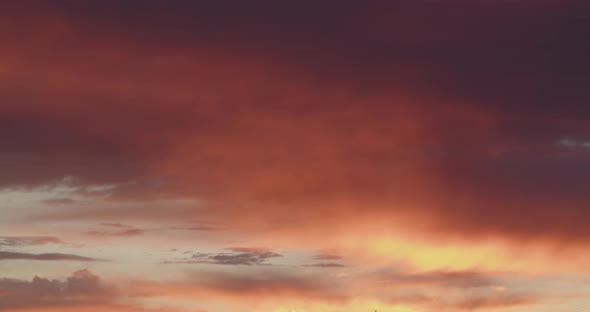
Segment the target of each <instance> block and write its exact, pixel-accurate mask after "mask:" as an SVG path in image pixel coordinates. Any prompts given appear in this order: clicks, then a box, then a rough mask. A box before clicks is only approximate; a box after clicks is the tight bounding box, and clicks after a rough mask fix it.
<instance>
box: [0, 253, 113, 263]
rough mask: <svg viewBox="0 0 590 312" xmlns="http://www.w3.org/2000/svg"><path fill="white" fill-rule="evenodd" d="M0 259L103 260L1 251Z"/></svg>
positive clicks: (68, 255) (69, 255)
mask: <svg viewBox="0 0 590 312" xmlns="http://www.w3.org/2000/svg"><path fill="white" fill-rule="evenodd" d="M0 260H40V261H103V260H100V259H96V258H90V257H84V256H78V255H72V254H62V253H41V254H33V253H24V252H9V251H0Z"/></svg>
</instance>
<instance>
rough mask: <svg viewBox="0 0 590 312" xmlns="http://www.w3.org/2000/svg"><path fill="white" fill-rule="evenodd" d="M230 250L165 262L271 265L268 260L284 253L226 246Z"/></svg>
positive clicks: (195, 254) (193, 255)
mask: <svg viewBox="0 0 590 312" xmlns="http://www.w3.org/2000/svg"><path fill="white" fill-rule="evenodd" d="M226 249H227V250H228V251H229V252H221V253H194V254H192V256H191V257H190V258H188V259H180V260H173V261H165V262H164V263H165V264H174V263H177V264H181V263H184V264H191V263H193V264H194V263H205V264H222V265H270V263H268V260H270V259H272V258H278V257H282V256H283V255H281V254H279V253H276V252H273V251H270V250H267V249H263V248H241V247H235V248H226Z"/></svg>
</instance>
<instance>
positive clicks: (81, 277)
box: [0, 270, 117, 311]
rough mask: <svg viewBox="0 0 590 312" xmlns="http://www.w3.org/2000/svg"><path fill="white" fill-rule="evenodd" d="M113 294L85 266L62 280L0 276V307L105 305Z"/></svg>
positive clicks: (112, 290) (111, 290) (6, 308)
mask: <svg viewBox="0 0 590 312" xmlns="http://www.w3.org/2000/svg"><path fill="white" fill-rule="evenodd" d="M116 297H117V292H116V290H115V289H114V288H112V287H111V286H108V285H106V284H104V283H103V282H102V281H101V279H100V278H99V277H98V276H96V275H94V274H93V273H92V272H90V271H88V270H79V271H76V272H74V273H73V274H72V275H71V276H70V277H68V278H67V279H66V280H65V281H58V280H49V279H46V278H41V277H37V276H35V278H33V280H31V281H22V280H14V279H0V311H13V310H19V309H34V308H36V309H44V308H51V307H69V306H92V305H97V306H98V305H107V304H109V303H112V302H114V300H115V299H116Z"/></svg>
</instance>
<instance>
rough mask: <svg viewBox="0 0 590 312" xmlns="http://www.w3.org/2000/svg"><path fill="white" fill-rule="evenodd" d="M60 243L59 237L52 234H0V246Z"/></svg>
mask: <svg viewBox="0 0 590 312" xmlns="http://www.w3.org/2000/svg"><path fill="white" fill-rule="evenodd" d="M62 243H63V241H62V240H61V239H59V238H57V237H52V236H0V247H26V246H38V245H47V244H62Z"/></svg>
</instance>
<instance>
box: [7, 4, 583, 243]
mask: <svg viewBox="0 0 590 312" xmlns="http://www.w3.org/2000/svg"><path fill="white" fill-rule="evenodd" d="M264 3H265V5H264V6H263V7H265V8H266V9H265V10H258V9H256V8H255V7H256V6H249V5H242V4H233V5H231V6H227V5H220V4H192V3H189V2H185V1H180V2H175V3H173V4H167V5H162V4H159V3H157V2H155V1H146V2H145V3H141V4H138V3H134V4H132V5H131V4H125V5H121V4H120V3H115V2H113V1H106V2H105V1H101V2H100V3H97V4H72V3H59V4H51V5H49V4H41V3H39V4H36V5H37V6H38V7H37V8H38V9H33V10H31V9H30V8H29V7H25V6H22V5H17V4H3V6H2V10H0V11H2V12H4V13H5V15H6V18H5V19H3V20H4V21H5V27H2V35H3V37H6V38H7V39H6V42H7V45H10V46H11V47H12V48H11V49H7V50H4V51H2V54H1V55H0V59H5V60H6V61H5V62H3V63H2V71H1V73H0V81H1V82H2V86H3V87H2V88H1V90H0V93H1V94H2V95H3V98H5V99H6V100H5V101H4V103H5V104H4V105H3V106H2V108H1V109H0V124H1V125H2V131H0V142H2V143H1V144H2V146H1V149H2V150H3V151H5V152H3V156H2V159H1V160H0V171H2V173H3V174H2V177H0V187H3V188H5V187H15V186H27V187H34V186H38V185H43V184H46V183H50V182H51V181H56V180H59V179H61V178H63V177H64V176H75V177H77V180H76V181H77V182H76V185H78V186H80V187H82V186H87V185H116V187H114V188H113V189H112V190H109V192H108V197H109V199H111V200H112V201H110V202H109V204H112V206H109V207H105V206H104V205H97V207H99V208H93V209H87V210H86V209H85V210H80V209H77V208H78V207H69V208H67V207H60V209H56V210H51V212H50V213H49V214H50V215H51V217H52V218H54V219H59V218H63V219H68V218H69V219H68V220H71V219H72V218H79V219H84V218H86V219H97V218H104V219H112V218H113V217H119V216H124V217H125V218H128V219H135V218H150V219H151V220H160V221H162V222H169V221H171V219H180V220H182V219H191V218H195V216H196V215H199V216H200V217H201V216H206V217H211V218H212V219H220V220H225V222H226V223H227V224H224V225H226V226H227V227H228V228H235V229H238V230H241V231H243V232H244V233H248V234H252V235H255V234H257V233H259V232H263V231H268V232H270V233H276V232H277V231H279V230H280V231H282V233H281V234H285V235H281V236H280V237H287V236H288V237H296V238H299V239H307V240H309V241H311V240H312V239H309V238H308V237H307V236H316V237H317V236H322V237H326V239H328V238H337V237H339V234H342V235H344V234H345V233H358V234H360V235H358V237H367V240H371V239H372V237H373V235H379V233H383V232H387V231H389V230H390V229H399V231H401V232H408V233H409V234H408V235H416V236H429V237H431V238H434V239H441V240H447V239H450V238H459V239H463V238H465V237H467V238H469V239H470V240H482V239H487V238H489V237H494V238H499V239H507V240H509V241H514V242H516V243H515V245H517V243H519V242H522V241H526V240H528V239H531V238H538V239H543V240H547V241H553V242H555V241H556V242H565V243H572V242H583V243H585V242H587V241H588V240H590V230H588V227H587V226H585V224H584V221H583V220H587V219H588V217H589V216H588V209H585V207H587V206H588V204H590V202H589V199H588V196H587V195H586V193H587V191H586V188H585V181H586V177H587V176H588V174H589V170H590V161H589V160H588V157H587V153H586V152H587V151H585V149H574V150H573V151H569V150H568V153H567V155H565V154H564V151H563V148H561V147H556V146H555V141H556V140H559V138H563V137H564V136H566V135H567V136H570V137H571V138H584V137H586V136H585V135H587V133H588V131H589V130H590V129H588V126H587V119H588V118H587V117H588V114H589V111H588V105H587V103H588V92H587V90H586V89H587V87H586V83H585V81H587V80H588V79H586V78H588V77H587V75H588V72H590V71H588V70H586V69H587V68H588V67H589V63H588V62H589V61H588V59H587V58H586V57H585V55H586V54H587V53H584V51H586V50H587V47H586V45H585V43H584V42H585V40H584V39H585V38H586V34H585V33H584V32H583V31H582V30H583V29H585V27H581V26H583V25H581V24H583V22H582V21H583V19H582V18H581V17H580V14H582V13H581V12H584V10H582V9H580V4H578V3H575V2H573V1H560V2H555V3H549V2H542V3H536V4H527V6H526V8H525V6H524V5H523V6H512V5H507V4H505V3H496V2H494V3H491V2H490V3H483V4H482V3H472V2H468V1H459V2H452V3H447V2H440V3H436V4H433V3H428V4H427V3H426V2H419V3H413V2H412V3H410V2H409V1H407V2H402V3H390V2H387V1H377V2H375V3H371V4H365V3H353V2H346V3H342V4H339V5H337V6H335V5H332V4H330V5H326V4H324V5H318V4H316V3H313V4H312V3H311V2H308V1H304V2H302V3H297V4H292V5H288V6H284V5H278V4H277V3H275V2H272V3H271V2H268V3H267V2H264ZM531 6H532V7H534V9H533V10H534V12H536V13H535V14H530V10H531ZM114 11H116V12H119V13H118V14H116V15H113V14H107V13H106V12H114ZM154 12H167V14H162V15H160V14H155V13H154ZM432 12H436V14H431V13H432ZM474 20H477V21H479V22H478V23H473V21H474ZM28 21H34V22H31V23H29V22H28ZM269 23H272V24H273V25H274V27H268V25H269ZM508 30H510V31H508ZM86 33H92V34H96V36H86V35H84V34H86ZM146 33H149V34H152V35H151V36H145V34H146ZM344 33H345V34H347V35H346V36H343V35H342V34H344ZM23 38H47V40H46V41H43V42H39V43H34V42H32V41H27V40H23ZM59 42H71V43H73V44H76V45H77V46H78V47H79V49H76V51H75V52H74V51H73V50H71V49H66V48H64V47H65V46H66V45H60V44H58V43H59ZM230 47H231V48H230ZM230 50H231V53H229V51H230ZM28 51H37V53H34V54H31V53H28ZM48 60H51V61H48ZM39 77H46V78H44V79H41V78H39ZM48 81H50V82H51V83H48ZM136 103H142V104H141V105H136ZM196 104H198V105H196ZM515 107H517V109H515ZM556 115H559V116H560V118H555V116H556ZM107 125H108V126H107ZM576 142H577V141H576ZM154 198H157V199H166V200H171V199H172V200H173V199H178V198H183V199H186V198H189V199H192V200H199V203H200V204H199V205H191V206H190V207H187V206H183V207H174V208H170V207H168V205H165V206H166V207H162V206H163V205H162V206H161V205H157V206H154V205H149V206H148V205H145V206H142V205H143V204H145V203H146V201H150V200H151V199H154ZM133 200H135V201H136V206H141V207H140V208H136V209H119V208H120V207H118V206H116V204H115V202H117V203H121V202H123V203H125V204H128V203H129V202H130V201H133ZM103 204H104V203H103ZM105 205H106V204H105ZM70 206H72V205H70ZM556 207H559V209H557V208H556ZM61 208H63V209H61ZM103 208H104V209H103ZM111 208H112V209H111ZM360 209H362V211H363V213H362V214H361V213H359V211H360ZM196 212H198V213H196ZM235 216H239V218H237V217H235ZM44 217H46V216H44ZM359 218H360V219H363V218H364V219H365V220H359ZM117 220H118V219H117ZM387 221H389V223H388V222H387ZM371 223H372V224H374V226H371V227H370V231H374V233H375V234H372V233H364V232H365V231H369V230H367V229H366V228H369V226H363V224H371ZM377 223H379V225H376V224H377ZM393 223H395V224H393ZM278 228H280V229H278ZM302 229H305V230H302ZM197 232H198V231H197ZM326 232H329V233H330V236H327V235H325V234H326ZM336 232H337V233H336ZM287 234H288V235H287ZM364 234H367V235H364ZM394 234H397V233H394ZM394 234H392V235H394ZM195 235H196V234H195ZM244 235H246V234H244ZM276 237H277V239H279V238H278V237H279V236H276ZM315 241H317V239H316V240H315ZM326 244H328V245H329V244H330V242H326Z"/></svg>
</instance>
